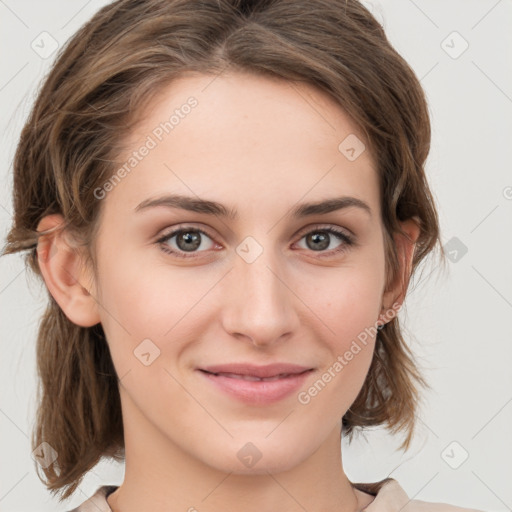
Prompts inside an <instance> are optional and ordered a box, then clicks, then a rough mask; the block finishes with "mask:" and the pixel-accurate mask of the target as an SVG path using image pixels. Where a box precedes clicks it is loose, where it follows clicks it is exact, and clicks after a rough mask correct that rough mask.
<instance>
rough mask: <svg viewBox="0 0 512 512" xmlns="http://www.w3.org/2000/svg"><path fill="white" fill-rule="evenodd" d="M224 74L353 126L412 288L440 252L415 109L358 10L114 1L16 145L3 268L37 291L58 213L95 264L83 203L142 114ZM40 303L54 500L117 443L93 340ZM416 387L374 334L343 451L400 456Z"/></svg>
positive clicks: (395, 335)
mask: <svg viewBox="0 0 512 512" xmlns="http://www.w3.org/2000/svg"><path fill="white" fill-rule="evenodd" d="M227 69H229V70H233V71H241V72H250V73H255V74H258V75H262V76H267V77H278V78H281V79H284V80H288V81H295V82H302V83H307V84H312V85H314V86H315V87H317V88H318V89H320V90H322V91H324V92H325V93H327V94H329V95H330V96H331V97H333V98H334V99H335V100H336V101H337V102H338V103H339V105H340V106H341V107H342V108H343V109H344V110H345V111H346V112H347V113H348V114H349V115H350V116H351V118H352V119H353V120H354V122H355V123H356V124H357V125H358V126H359V127H360V128H361V130H362V131H363V132H364V133H365V134H366V137H367V139H368V141H369V144H370V149H371V151H372V154H373V155H375V159H376V163H377V168H378V171H379V179H380V196H381V215H382V219H383V224H384V227H385V234H384V236H385V245H386V270H387V278H388V283H391V282H393V280H394V279H396V278H397V276H398V268H399V266H398V256H397V254H396V247H395V245H394V242H393V238H392V235H393V234H394V233H399V232H400V231H401V230H400V226H399V221H402V220H405V219H410V218H413V217H414V218H416V220H417V222H418V223H419V224H420V227H421V233H420V236H419V238H418V240H417V243H416V247H415V253H414V258H413V265H412V269H411V271H412V273H414V272H415V270H416V268H417V267H418V265H419V263H420V262H421V261H422V260H423V259H424V258H425V256H426V255H427V254H429V253H430V252H431V251H432V250H433V249H434V248H435V247H436V245H437V242H439V241H440V233H439V226H438V217H437V213H436V209H435V205H434V201H433V197H432V195H431V192H430V190H429V187H428V183H427V180H426V177H425V173H424V164H425V160H426V158H427V155H428V152H429V146H430V121H429V115H428V107H427V104H426V100H425V96H424V93H423V90H422V88H421V86H420V83H419V81H418V80H417V78H416V76H415V74H414V72H413V71H412V70H411V68H410V67H409V66H408V64H407V63H406V62H405V61H404V60H403V58H402V57H401V56H400V55H399V54H398V53H397V52H396V51H395V50H394V49H393V48H392V46H391V45H390V43H389V42H388V40H387V38H386V35H385V33H384V30H383V28H382V27H381V26H380V24H379V23H378V22H377V21H376V20H375V19H374V18H373V16H372V15H371V14H370V12H369V11H368V10H367V9H366V8H365V7H364V6H362V5H361V4H360V3H359V2H358V1H356V0H259V1H257V0H253V1H250V0H201V1H199V0H119V1H116V2H113V3H112V4H109V5H107V6H105V7H103V8H102V9H101V10H99V11H98V13H97V14H96V15H95V16H94V17H93V18H92V19H91V20H90V21H89V22H87V23H86V24H85V25H84V26H83V27H82V28H81V29H80V30H79V31H78V32H77V33H76V34H75V35H74V36H73V37H72V38H71V39H70V40H69V41H68V42H67V44H66V45H65V47H64V48H62V49H61V51H60V52H59V55H58V56H57V59H56V61H55V64H54V65H53V67H52V69H51V72H50V73H49V74H48V76H47V77H46V79H45V81H44V83H43V85H42V87H41V89H40V91H39V92H38V96H37V99H36V101H35V104H34V106H33V109H32V111H31V113H30V116H29V118H28V120H27V122H26V124H25V126H24V128H23V130H22V133H21V137H20V141H19V144H18V146H17V149H16V153H15V157H14V164H13V165H14V212H15V214H14V224H13V227H12V229H11V231H10V232H9V234H8V238H7V245H6V247H5V249H4V254H9V253H14V252H17V251H22V250H28V253H27V264H28V265H29V266H30V267H31V269H32V270H33V271H34V272H35V273H36V274H37V275H39V276H41V273H40V269H39V265H38V260H37V253H36V246H37V241H38V237H39V236H41V233H38V232H37V230H36V227H37V225H38V223H39V221H40V220H41V218H42V217H44V216H46V215H49V214H52V213H60V214H62V215H63V217H64V219H65V222H66V227H67V228H68V229H69V230H72V231H73V232H75V233H77V234H79V235H80V236H81V238H82V239H83V244H84V246H86V247H88V248H89V249H90V258H91V261H92V262H93V263H94V250H93V248H94V232H95V228H96V227H97V220H98V218H99V212H100V207H101V201H98V199H97V198H96V197H95V195H94V190H95V189H96V188H97V187H98V186H101V185H102V184H103V183H105V181H106V180H107V179H108V178H109V177H110V176H112V174H113V171H114V164H115V156H116V155H117V154H118V152H119V151H120V150H121V149H122V146H121V144H122V142H121V141H122V140H123V139H124V137H125V136H126V135H127V134H128V133H129V131H130V130H131V128H132V127H133V126H134V125H135V124H136V123H137V121H138V120H140V117H139V114H140V113H141V112H142V111H143V106H144V105H146V104H147V102H149V101H150V100H151V99H152V98H154V96H155V94H157V93H158V92H159V91H161V90H162V88H163V87H164V86H166V85H168V84H169V83H171V82H172V81H173V80H174V79H176V78H178V77H180V76H182V75H183V73H185V72H189V71H191V72H199V73H205V74H212V75H214V74H218V73H222V72H224V71H226V70H227ZM439 249H440V254H442V255H443V256H444V253H443V250H442V247H441V246H440V244H439ZM48 295H49V305H48V308H47V310H46V312H45V314H44V316H43V318H42V321H41V324H40V328H39V334H38V340H37V364H38V373H39V377H40V389H39V390H38V392H39V395H38V405H39V407H38V411H37V420H36V426H35V429H34V432H33V438H32V445H33V448H35V447H37V446H38V445H39V444H40V443H42V442H44V441H46V442H47V443H49V445H50V446H52V448H53V449H54V450H56V452H57V454H58V458H57V461H56V463H54V464H52V465H50V466H48V467H47V468H44V473H45V476H46V478H47V482H44V483H45V485H46V486H47V488H48V489H49V490H50V491H51V492H52V493H54V494H57V493H58V492H60V493H61V497H60V499H61V500H62V499H65V498H68V497H69V496H70V495H71V494H72V493H73V492H74V491H75V489H76V487H77V485H78V484H79V483H80V481H81V479H82V478H83V476H84V475H85V473H86V472H87V471H89V470H90V469H91V468H93V467H94V466H95V465H96V464H97V463H98V462H99V460H100V458H101V457H102V456H107V457H113V458H114V459H116V460H122V458H123V454H124V437H123V424H122V416H121V403H120V397H119V391H118V379H117V376H116V372H115V369H114V366H113V363H112V359H111V356H110V351H109V348H108V345H107V343H106V340H105V336H104V332H103V329H102V327H101V324H98V325H96V326H94V327H90V328H84V327H80V326H77V325H75V324H73V323H72V322H71V321H70V320H69V319H68V318H67V317H66V316H65V315H64V313H63V311H62V310H61V309H60V307H59V306H58V304H57V303H56V301H55V300H54V299H53V297H52V296H51V294H48ZM418 384H421V385H423V386H425V387H429V386H428V384H427V383H426V381H425V380H424V378H423V377H422V376H421V374H420V372H419V370H418V368H417V366H416V363H415V362H414V360H413V356H412V352H411V350H410V349H409V348H408V347H407V345H406V343H405V341H404V339H403V337H402V332H401V328H400V326H399V322H398V318H397V317H395V318H393V319H392V320H391V321H390V322H388V323H387V324H385V326H384V327H383V328H382V329H381V330H379V332H378V334H377V340H376V347H375V351H374V356H373V360H372V362H371V366H370V369H369V372H368V375H367V378H366V380H365V382H364V385H363V387H362V389H361V391H360V393H359V395H358V396H357V398H356V400H355V402H354V403H353V404H352V406H351V407H350V409H349V410H348V411H347V412H346V414H345V415H344V417H343V420H342V425H343V429H344V431H345V433H346V434H348V435H349V439H350V440H351V438H352V430H353V429H354V428H355V427H368V426H374V425H375V426H376V425H382V424H385V425H386V426H387V427H388V428H389V429H390V430H392V431H393V433H396V432H398V431H400V430H405V431H406V432H407V437H406V439H405V441H404V442H403V443H402V445H401V446H402V447H405V449H408V447H409V444H410V440H411V439H412V432H413V429H414V426H415V416H416V411H417V405H418V404H417V401H418V399H419V398H420V395H419V393H418V389H417V385H418ZM38 476H39V474H38ZM39 478H41V477H40V476H39ZM62 488H64V490H62Z"/></svg>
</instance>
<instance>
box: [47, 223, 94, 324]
mask: <svg viewBox="0 0 512 512" xmlns="http://www.w3.org/2000/svg"><path fill="white" fill-rule="evenodd" d="M63 226H64V218H63V217H62V215H60V214H53V215H47V216H46V217H44V218H43V219H41V221H40V222H39V224H38V226H37V230H38V231H40V232H41V231H48V230H50V231H49V233H48V234H45V235H41V236H40V237H39V241H38V244H37V261H38V263H39V268H40V269H41V273H42V275H43V279H44V281H45V283H46V286H47V288H48V290H49V292H50V293H51V294H52V296H53V298H54V299H55V301H56V302H57V303H58V304H59V306H60V307H61V309H62V311H63V312H64V314H65V315H66V316H67V317H68V318H69V320H71V322H73V323H74V324H76V325H79V326H82V327H91V326H93V325H96V324H98V323H99V322H100V318H99V314H98V305H97V302H96V300H95V297H94V293H93V292H94V291H93V290H91V289H90V287H91V286H92V285H93V283H91V284H90V285H88V286H89V288H86V287H85V284H84V283H85V281H86V277H87V275H88V274H87V269H85V268H84V264H83V259H82V258H81V253H80V248H78V247H77V246H75V245H74V244H73V243H72V238H71V236H70V235H69V233H67V232H66V230H64V229H63Z"/></svg>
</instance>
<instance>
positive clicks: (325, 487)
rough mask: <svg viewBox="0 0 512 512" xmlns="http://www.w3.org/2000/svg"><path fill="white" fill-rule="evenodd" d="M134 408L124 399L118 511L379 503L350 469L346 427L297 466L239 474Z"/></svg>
mask: <svg viewBox="0 0 512 512" xmlns="http://www.w3.org/2000/svg"><path fill="white" fill-rule="evenodd" d="M133 406H134V404H133V403H131V405H129V404H127V403H124V404H123V414H124V413H125V412H127V413H129V415H130V421H129V422H125V423H124V425H125V428H124V437H125V455H126V461H125V462H126V464H125V478H124V481H123V483H122V485H121V486H120V487H119V488H118V489H117V490H116V491H115V492H114V493H112V494H111V495H110V496H109V497H108V498H107V501H108V504H109V506H110V508H111V509H112V511H113V512H135V511H137V512H140V511H141V510H154V511H160V510H162V511H163V510H183V511H188V512H197V511H200V512H203V511H208V512H226V511H231V510H233V511H234V510H240V509H242V510H244V512H261V511H266V510H276V509H279V510H280V511H281V512H304V510H307V511H308V512H326V511H336V512H359V511H360V510H361V509H362V508H364V507H365V506H367V505H368V504H369V503H370V502H371V501H372V500H373V497H372V496H370V495H368V494H365V493H363V492H361V491H358V490H356V489H355V488H354V487H353V486H352V484H351V483H350V481H349V480H348V478H347V476H346V475H345V473H344V470H343V466H342V455H341V437H340V424H336V428H334V429H333V430H332V432H331V434H330V435H329V436H328V437H327V439H326V441H325V442H324V443H323V444H322V445H320V447H319V448H318V450H316V451H315V452H314V453H313V454H311V455H310V456H309V457H307V458H305V459H304V460H303V461H301V462H300V463H299V464H296V465H294V466H293V467H286V468H284V470H283V467H284V466H283V465H281V466H280V467H279V468H273V467H271V466H269V465H268V463H267V465H265V463H264V458H262V459H261V460H260V461H259V462H258V463H257V464H256V465H255V466H254V467H253V468H252V469H251V470H250V472H248V473H247V472H246V473H245V474H241V473H239V472H235V471H239V470H237V469H233V471H225V470H224V471H223V470H220V469H219V468H218V467H214V465H213V464H211V463H205V461H202V460H198V458H197V457H193V456H191V455H190V454H189V453H187V452H186V451H184V450H183V449H182V448H181V447H180V446H178V445H177V444H176V443H174V442H173V441H172V440H170V439H169V438H168V437H166V436H165V435H164V434H163V433H162V432H161V431H160V430H159V429H156V428H155V427H154V425H151V424H150V423H149V422H147V421H146V420H145V418H144V417H143V416H142V415H139V416H137V414H136V411H135V410H132V411H129V409H130V407H133ZM212 435H214V434H212ZM256 468H259V469H257V470H256Z"/></svg>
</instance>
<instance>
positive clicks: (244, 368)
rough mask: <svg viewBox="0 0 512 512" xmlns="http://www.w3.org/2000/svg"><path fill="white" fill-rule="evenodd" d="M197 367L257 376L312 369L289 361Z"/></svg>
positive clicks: (270, 375) (216, 371) (214, 371)
mask: <svg viewBox="0 0 512 512" xmlns="http://www.w3.org/2000/svg"><path fill="white" fill-rule="evenodd" d="M198 369H199V370H203V371H207V372H210V373H234V374H237V375H250V376H253V377H259V378H265V377H275V376H277V375H281V374H298V373H303V372H305V371H307V370H312V368H311V367H307V366H300V365H297V364H289V363H274V364H269V365H266V366H256V365H254V364H250V363H231V364H219V365H212V366H205V367H201V368H198Z"/></svg>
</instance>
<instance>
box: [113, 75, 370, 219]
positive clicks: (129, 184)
mask: <svg viewBox="0 0 512 512" xmlns="http://www.w3.org/2000/svg"><path fill="white" fill-rule="evenodd" d="M141 114H142V115H141V119H140V121H139V123H138V124H137V125H136V127H135V129H134V130H133V131H132V133H131V134H130V136H129V137H128V139H127V147H128V151H127V152H126V153H125V154H124V155H122V157H121V158H120V159H119V160H118V161H117V164H118V165H119V166H121V165H124V167H125V168H126V169H127V170H128V172H125V173H124V175H125V176H126V178H123V179H122V180H121V182H120V183H119V184H118V185H116V187H115V189H114V190H113V191H112V192H110V193H109V195H110V196H118V197H121V196H122V202H123V204H124V205H125V206H126V205H130V207H131V208H135V206H136V205H137V204H139V203H140V201H142V200H143V199H146V198H147V197H149V196H150V195H155V194H156V193H160V194H161V193H165V192H175V193H186V194H187V195H196V196H198V197H205V198H208V199H212V200H218V201H219V202H223V203H224V204H226V203H228V204H227V206H228V207H231V206H232V207H233V209H237V210H238V209H239V208H237V205H242V206H246V207H249V206H250V205H253V206H254V207H255V206H257V205H259V206H264V205H263V203H262V202H261V201H262V200H264V201H267V202H268V205H267V206H268V207H271V206H272V208H273V209H274V208H275V207H276V206H278V205H279V204H281V205H282V206H284V204H285V203H290V204H292V203H296V202H298V201H300V200H301V199H302V198H304V200H306V199H307V200H315V199H318V198H323V197H324V196H326V195H327V196H329V197H331V196H333V195H334V192H337V193H338V194H337V195H340V194H346V195H353V196H359V197H360V198H361V199H363V196H364V200H365V201H366V202H370V203H371V202H373V203H374V204H376V203H375V202H376V201H378V185H377V174H376V169H375V165H374V161H373V159H372V157H371V154H370V151H369V150H368V143H367V141H366V140H365V138H364V136H363V134H362V133H361V132H360V130H359V128H358V127H357V126H356V125H355V123H354V122H353V121H352V120H351V118H350V117H349V116H348V115H347V114H346V112H345V111H344V110H343V109H342V108H341V107H340V106H339V105H338V104H337V103H336V101H335V100H334V99H333V98H331V97H330V96H329V95H327V94H326V93H324V92H322V91H320V90H319V89H317V88H316V87H313V86H311V85H307V84H297V83H294V82H288V81H285V80H282V79H274V78H269V77H262V76H256V75H253V74H248V73H229V74H221V75H220V76H212V75H203V74H192V73H189V74H188V75H185V76H182V77H181V78H179V79H177V80H175V81H173V82H172V83H171V84H169V85H167V86H166V87H165V88H163V89H162V90H161V91H159V93H158V94H157V95H156V96H155V97H154V99H153V100H152V101H151V103H149V104H148V106H147V107H146V109H145V110H144V112H142V113H141ZM144 148H145V149H144ZM347 150H348V153H347ZM135 153H137V155H135ZM142 153H144V154H143V155H142ZM354 156H355V158H354ZM111 202H112V201H111Z"/></svg>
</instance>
